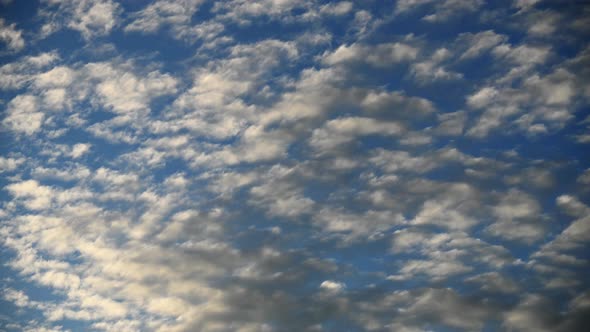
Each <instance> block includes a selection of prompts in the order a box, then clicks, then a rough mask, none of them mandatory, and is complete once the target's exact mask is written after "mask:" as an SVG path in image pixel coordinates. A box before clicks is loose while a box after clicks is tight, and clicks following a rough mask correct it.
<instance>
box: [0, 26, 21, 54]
mask: <svg viewBox="0 0 590 332" xmlns="http://www.w3.org/2000/svg"><path fill="white" fill-rule="evenodd" d="M0 41H2V42H3V43H4V44H6V48H8V49H9V50H11V51H20V50H22V49H23V48H24V47H25V40H24V39H23V37H22V30H17V29H16V24H15V23H12V24H10V25H7V24H6V21H5V20H4V19H0Z"/></svg>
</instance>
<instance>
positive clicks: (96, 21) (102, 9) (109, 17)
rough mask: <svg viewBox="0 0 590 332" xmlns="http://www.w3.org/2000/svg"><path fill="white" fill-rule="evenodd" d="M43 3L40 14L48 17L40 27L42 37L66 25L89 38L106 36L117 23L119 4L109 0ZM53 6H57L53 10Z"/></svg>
mask: <svg viewBox="0 0 590 332" xmlns="http://www.w3.org/2000/svg"><path fill="white" fill-rule="evenodd" d="M44 5H45V7H43V8H42V10H41V15H42V16H47V18H48V19H47V22H46V23H45V24H44V26H43V27H42V29H41V36H42V37H46V36H48V35H50V34H52V33H54V32H56V31H57V30H59V29H61V28H62V26H66V27H68V28H70V29H73V30H76V31H78V32H79V33H80V34H81V35H82V37H83V38H84V39H85V40H90V39H93V38H96V37H102V36H107V35H108V34H110V33H111V31H112V30H113V28H115V27H116V26H117V25H118V23H119V22H118V21H119V12H120V6H119V4H117V3H115V2H113V1H111V0H84V1H70V0H67V1H61V2H52V1H45V3H44ZM54 6H56V7H57V10H55V11H54V8H53V7H54ZM52 11H54V14H51V12H52ZM55 13H57V14H55Z"/></svg>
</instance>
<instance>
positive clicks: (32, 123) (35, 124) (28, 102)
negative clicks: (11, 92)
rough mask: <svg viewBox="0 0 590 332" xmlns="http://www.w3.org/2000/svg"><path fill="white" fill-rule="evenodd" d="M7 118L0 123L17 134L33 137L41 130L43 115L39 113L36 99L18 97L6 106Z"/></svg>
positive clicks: (24, 96) (32, 97) (27, 96)
mask: <svg viewBox="0 0 590 332" xmlns="http://www.w3.org/2000/svg"><path fill="white" fill-rule="evenodd" d="M7 113H8V116H6V117H5V118H4V120H3V121H2V123H3V124H4V125H5V126H6V127H8V128H9V129H10V130H13V131H15V132H17V133H22V134H26V135H33V134H34V133H36V132H38V131H39V130H40V129H41V125H42V124H43V119H44V118H45V114H43V113H42V112H40V111H39V108H38V103H37V98H36V97H35V96H32V95H19V96H16V97H14V98H13V99H12V100H11V101H10V103H9V104H8V112H7Z"/></svg>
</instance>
